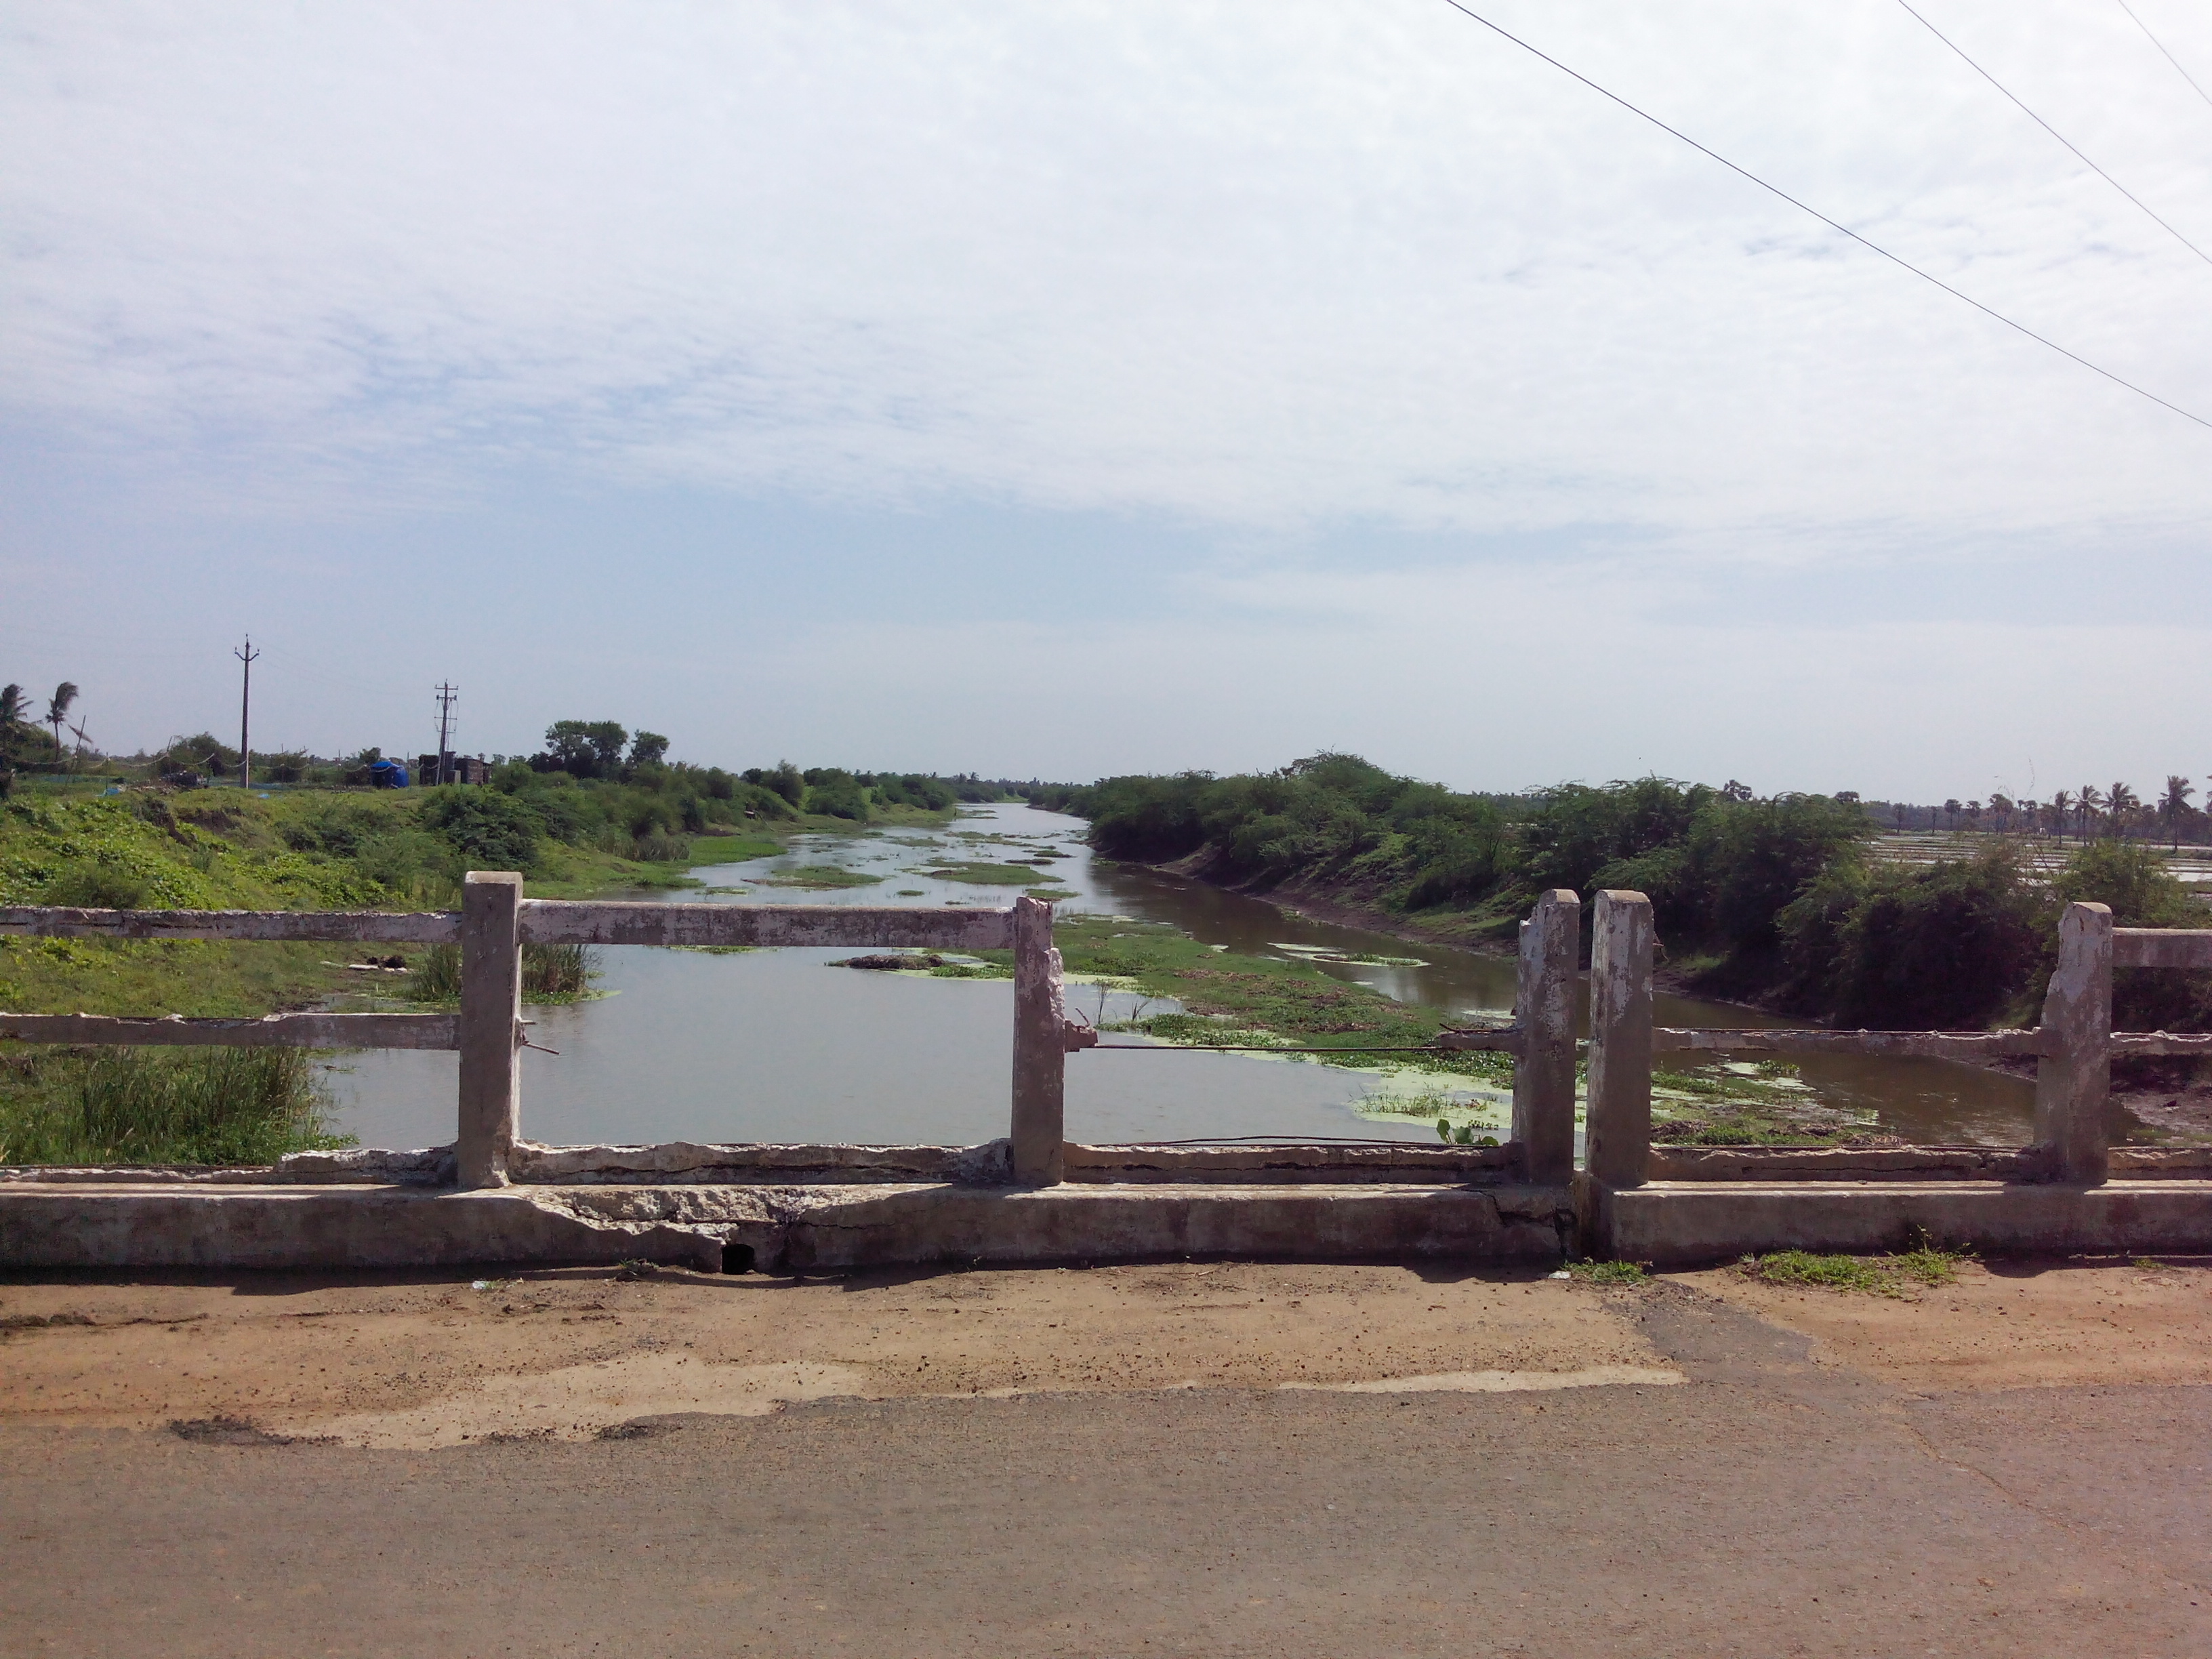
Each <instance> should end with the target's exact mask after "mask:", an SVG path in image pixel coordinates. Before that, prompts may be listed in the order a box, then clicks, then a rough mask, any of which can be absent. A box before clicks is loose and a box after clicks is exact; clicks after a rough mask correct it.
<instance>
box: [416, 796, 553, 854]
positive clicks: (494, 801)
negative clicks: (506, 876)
mask: <svg viewBox="0 0 2212 1659" xmlns="http://www.w3.org/2000/svg"><path fill="white" fill-rule="evenodd" d="M426 793H427V795H428V799H425V800H424V802H423V803H422V823H423V824H424V826H425V827H426V828H428V829H434V830H435V831H436V832H437V833H438V834H439V835H441V836H444V837H445V838H446V840H447V841H448V842H451V843H452V844H453V850H454V851H455V852H457V853H459V854H460V855H461V858H462V860H464V861H465V863H466V864H467V865H468V866H470V867H471V869H477V870H521V871H528V870H530V869H532V868H533V867H535V866H536V865H537V863H538V836H539V834H540V824H541V823H542V822H543V821H542V820H541V819H540V817H538V814H537V813H536V812H535V811H532V810H531V808H530V806H529V805H526V803H524V802H523V801H521V800H520V799H517V798H516V797H514V796H513V795H510V794H504V793H501V792H500V791H499V790H496V789H483V788H472V787H465V786H462V785H459V784H448V785H447V786H445V787H442V788H437V789H432V790H429V791H427V792H426Z"/></svg>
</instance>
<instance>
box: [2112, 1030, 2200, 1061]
mask: <svg viewBox="0 0 2212 1659" xmlns="http://www.w3.org/2000/svg"><path fill="white" fill-rule="evenodd" d="M2112 1053H2113V1054H2114V1055H2115V1056H2118V1055H2120V1054H2212V1034H2204V1033H2199V1032H2196V1031H2179V1032H2177V1031H2115V1032H2113V1033H2112Z"/></svg>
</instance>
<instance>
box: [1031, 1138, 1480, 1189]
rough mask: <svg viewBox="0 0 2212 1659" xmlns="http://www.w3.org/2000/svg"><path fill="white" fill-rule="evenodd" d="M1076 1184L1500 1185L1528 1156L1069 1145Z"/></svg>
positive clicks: (1348, 1148) (1444, 1149) (1318, 1145)
mask: <svg viewBox="0 0 2212 1659" xmlns="http://www.w3.org/2000/svg"><path fill="white" fill-rule="evenodd" d="M1065 1150H1066V1165H1065V1168H1066V1179H1067V1180H1069V1181H1091V1182H1099V1181H1107V1182H1121V1181H1185V1182H1187V1181H1227V1182H1255V1181H1263V1182H1264V1181H1275V1182H1279V1181H1286V1180H1301V1179H1303V1180H1325V1181H1326V1180H1336V1181H1391V1182H1419V1181H1438V1182H1501V1181H1517V1180H1519V1179H1520V1178H1521V1166H1522V1148H1521V1146H1519V1144H1518V1143H1517V1142H1513V1141H1508V1142H1507V1143H1506V1144H1505V1145H1504V1146H1421V1145H1419V1144H1418V1143H1415V1142H1402V1143H1397V1144H1389V1145H1372V1144H1370V1145H1366V1146H1359V1145H1346V1144H1337V1145H1330V1144H1328V1143H1326V1142H1304V1141H1281V1142H1276V1143H1273V1144H1269V1145H1263V1146H1234V1145H1228V1144H1223V1145H1219V1146H1164V1145H1159V1144H1157V1143H1155V1144H1151V1145H1147V1144H1144V1143H1136V1144H1132V1145H1127V1146H1082V1145H1080V1144H1079V1143H1076V1142H1073V1141H1071V1142H1069V1143H1068V1145H1067V1146H1066V1149H1065Z"/></svg>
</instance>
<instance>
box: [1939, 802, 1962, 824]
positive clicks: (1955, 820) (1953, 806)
mask: <svg viewBox="0 0 2212 1659" xmlns="http://www.w3.org/2000/svg"><path fill="white" fill-rule="evenodd" d="M1962 810H1964V809H1962V808H1961V807H1960V805H1959V803H1958V802H1957V801H1956V800H1947V801H1945V802H1944V803H1943V811H1944V813H1945V815H1946V816H1947V817H1949V818H1950V820H1951V827H1952V828H1953V829H1957V828H1958V827H1959V814H1960V811H1962Z"/></svg>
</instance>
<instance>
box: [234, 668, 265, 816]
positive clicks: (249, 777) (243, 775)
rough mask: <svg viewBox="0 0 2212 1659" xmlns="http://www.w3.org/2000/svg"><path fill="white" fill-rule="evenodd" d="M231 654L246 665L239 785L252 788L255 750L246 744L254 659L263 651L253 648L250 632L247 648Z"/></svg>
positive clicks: (240, 718)
mask: <svg viewBox="0 0 2212 1659" xmlns="http://www.w3.org/2000/svg"><path fill="white" fill-rule="evenodd" d="M230 654H231V655H232V656H234V657H235V658H237V659H239V661H240V662H242V663H244V664H245V665H246V677H245V680H244V683H243V684H241V685H240V688H239V693H238V787H240V789H251V788H252V787H253V751H252V750H251V749H248V748H247V747H246V738H247V734H248V729H249V720H248V717H249V716H250V715H251V714H252V713H253V659H255V658H256V657H258V656H259V655H260V654H261V653H259V652H258V651H256V650H255V649H254V648H253V635H251V634H248V635H246V648H245V649H244V650H243V651H234V652H232V653H230Z"/></svg>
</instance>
